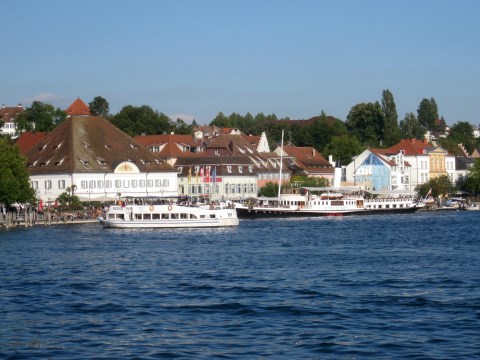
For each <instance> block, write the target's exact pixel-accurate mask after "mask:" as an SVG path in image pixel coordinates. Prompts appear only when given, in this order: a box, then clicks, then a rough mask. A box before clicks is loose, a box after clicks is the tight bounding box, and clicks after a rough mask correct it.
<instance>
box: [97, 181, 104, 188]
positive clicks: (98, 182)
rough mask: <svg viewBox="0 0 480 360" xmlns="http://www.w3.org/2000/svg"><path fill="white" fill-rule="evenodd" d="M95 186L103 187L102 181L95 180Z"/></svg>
mask: <svg viewBox="0 0 480 360" xmlns="http://www.w3.org/2000/svg"><path fill="white" fill-rule="evenodd" d="M97 188H98V189H101V188H103V181H102V180H97Z"/></svg>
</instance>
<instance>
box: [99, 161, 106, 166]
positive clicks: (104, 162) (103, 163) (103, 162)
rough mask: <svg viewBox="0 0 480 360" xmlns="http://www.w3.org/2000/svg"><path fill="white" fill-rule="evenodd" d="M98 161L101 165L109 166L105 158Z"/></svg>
mask: <svg viewBox="0 0 480 360" xmlns="http://www.w3.org/2000/svg"><path fill="white" fill-rule="evenodd" d="M97 162H98V163H99V164H100V166H107V161H106V160H104V159H97Z"/></svg>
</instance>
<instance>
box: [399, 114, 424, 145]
mask: <svg viewBox="0 0 480 360" xmlns="http://www.w3.org/2000/svg"><path fill="white" fill-rule="evenodd" d="M400 133H401V136H402V138H404V139H419V140H421V139H423V136H424V135H425V128H424V127H423V126H422V125H421V124H420V122H419V121H418V120H417V118H416V116H415V114H414V113H412V112H410V113H407V114H405V118H404V119H403V120H401V121H400Z"/></svg>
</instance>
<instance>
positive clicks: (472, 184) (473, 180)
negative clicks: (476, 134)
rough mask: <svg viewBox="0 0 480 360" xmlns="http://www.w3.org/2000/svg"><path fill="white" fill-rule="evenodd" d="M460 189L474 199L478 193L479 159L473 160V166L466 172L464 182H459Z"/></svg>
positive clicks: (479, 191)
mask: <svg viewBox="0 0 480 360" xmlns="http://www.w3.org/2000/svg"><path fill="white" fill-rule="evenodd" d="M460 188H461V189H462V190H464V191H468V192H469V193H471V194H472V195H473V196H475V198H476V196H477V194H479V193H480V159H477V160H475V162H474V163H473V166H472V167H471V168H470V169H469V170H468V174H467V176H466V178H465V179H464V181H463V182H461V184H460Z"/></svg>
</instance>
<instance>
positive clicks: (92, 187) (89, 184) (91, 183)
mask: <svg viewBox="0 0 480 360" xmlns="http://www.w3.org/2000/svg"><path fill="white" fill-rule="evenodd" d="M88 188H89V189H95V180H90V181H89V182H88Z"/></svg>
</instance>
